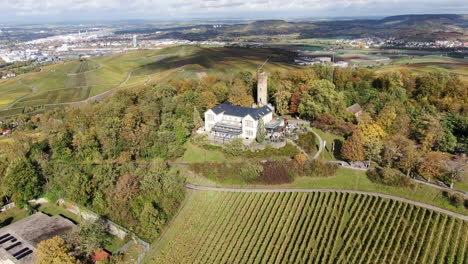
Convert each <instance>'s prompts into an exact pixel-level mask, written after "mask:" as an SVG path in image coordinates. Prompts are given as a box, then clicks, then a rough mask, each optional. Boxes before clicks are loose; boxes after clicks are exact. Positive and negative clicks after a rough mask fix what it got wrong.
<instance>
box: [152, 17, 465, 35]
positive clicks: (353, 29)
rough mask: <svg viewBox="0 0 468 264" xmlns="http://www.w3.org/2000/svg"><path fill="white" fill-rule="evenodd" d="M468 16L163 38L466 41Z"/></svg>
mask: <svg viewBox="0 0 468 264" xmlns="http://www.w3.org/2000/svg"><path fill="white" fill-rule="evenodd" d="M467 28H468V15H456V14H440V15H439V14H429V15H399V16H390V17H386V18H383V19H356V20H331V21H313V22H288V21H284V20H260V21H255V22H252V23H249V24H235V25H224V26H223V27H220V28H216V29H211V28H210V29H207V30H205V31H201V32H198V33H194V32H187V31H186V28H184V31H182V30H179V29H177V28H173V29H172V30H170V29H169V30H167V33H165V34H162V35H161V36H160V37H161V38H167V37H175V38H185V39H192V40H200V39H216V40H237V39H239V38H249V37H250V38H252V39H255V38H257V39H261V38H262V37H263V38H271V37H273V36H275V35H286V34H298V36H299V38H330V37H397V38H402V39H406V40H416V41H422V40H424V41H431V40H462V41H468V32H467Z"/></svg>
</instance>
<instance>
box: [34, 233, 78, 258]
mask: <svg viewBox="0 0 468 264" xmlns="http://www.w3.org/2000/svg"><path fill="white" fill-rule="evenodd" d="M34 254H35V256H36V258H37V262H36V263H37V264H78V263H80V261H78V260H77V259H76V258H75V257H74V256H73V255H72V254H71V250H70V246H68V245H67V244H66V243H65V241H64V240H63V239H62V238H61V237H59V236H55V237H53V238H51V239H47V240H44V241H41V242H39V244H37V248H36V251H35V253H34Z"/></svg>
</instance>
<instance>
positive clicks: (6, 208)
mask: <svg viewBox="0 0 468 264" xmlns="http://www.w3.org/2000/svg"><path fill="white" fill-rule="evenodd" d="M14 207H15V203H9V204H7V205H4V206H2V207H0V212H4V211H6V210H8V209H11V208H14Z"/></svg>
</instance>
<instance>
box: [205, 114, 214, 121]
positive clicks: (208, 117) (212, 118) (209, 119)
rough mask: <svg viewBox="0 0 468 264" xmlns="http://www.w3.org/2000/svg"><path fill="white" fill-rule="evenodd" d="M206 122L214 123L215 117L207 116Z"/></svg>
mask: <svg viewBox="0 0 468 264" xmlns="http://www.w3.org/2000/svg"><path fill="white" fill-rule="evenodd" d="M206 121H214V115H206Z"/></svg>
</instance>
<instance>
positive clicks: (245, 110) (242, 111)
mask: <svg viewBox="0 0 468 264" xmlns="http://www.w3.org/2000/svg"><path fill="white" fill-rule="evenodd" d="M211 111H213V112H214V113H215V114H217V115H218V114H220V113H224V114H225V115H231V116H237V117H245V116H247V115H250V116H251V117H253V118H254V119H255V120H258V119H260V117H263V116H265V115H267V114H269V113H271V112H272V110H271V108H270V107H269V106H267V105H265V106H263V107H260V108H250V107H244V106H237V105H233V104H231V103H229V102H226V103H222V104H220V105H217V106H215V107H213V108H211Z"/></svg>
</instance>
